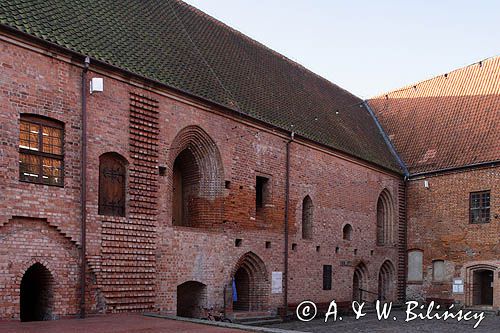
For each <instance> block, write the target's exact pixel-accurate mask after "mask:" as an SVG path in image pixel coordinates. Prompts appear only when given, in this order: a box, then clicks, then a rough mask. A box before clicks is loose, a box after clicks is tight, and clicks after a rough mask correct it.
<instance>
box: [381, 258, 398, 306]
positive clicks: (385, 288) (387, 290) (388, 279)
mask: <svg viewBox="0 0 500 333" xmlns="http://www.w3.org/2000/svg"><path fill="white" fill-rule="evenodd" d="M394 276H395V274H394V265H393V264H392V263H391V262H390V261H389V260H386V261H385V262H384V263H383V264H382V266H381V267H380V271H379V273H378V299H379V300H380V301H382V302H392V301H393V300H394V291H395V285H394V283H395V281H394Z"/></svg>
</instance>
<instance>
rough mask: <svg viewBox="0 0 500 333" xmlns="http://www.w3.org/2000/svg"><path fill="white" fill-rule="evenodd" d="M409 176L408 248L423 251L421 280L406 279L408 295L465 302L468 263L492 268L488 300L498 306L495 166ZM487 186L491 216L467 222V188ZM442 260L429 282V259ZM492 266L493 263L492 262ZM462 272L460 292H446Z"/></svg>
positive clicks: (499, 202) (499, 227)
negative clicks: (441, 272)
mask: <svg viewBox="0 0 500 333" xmlns="http://www.w3.org/2000/svg"><path fill="white" fill-rule="evenodd" d="M425 180H428V181H429V189H426V188H425V187H424V179H423V178H422V179H418V180H412V181H410V182H409V185H408V249H409V250H413V249H419V250H422V251H423V275H424V278H423V281H422V282H418V283H415V282H413V283H410V284H409V285H408V297H410V298H420V299H423V298H426V297H434V298H443V299H453V300H456V301H459V302H462V303H465V304H466V305H472V304H471V297H472V279H471V276H470V274H469V273H470V272H469V273H468V271H469V270H470V269H471V268H473V267H474V266H476V265H477V266H478V267H479V266H482V267H484V266H485V265H490V266H492V267H493V270H494V275H493V276H494V288H493V291H494V298H493V299H494V304H493V305H494V306H495V307H499V306H500V276H499V269H500V261H499V258H500V240H499V239H500V238H499V237H500V236H499V235H500V219H499V214H500V212H499V210H498V209H499V207H500V168H498V167H494V168H484V169H478V170H469V171H463V172H456V173H451V174H442V175H439V176H434V177H428V178H426V179H425ZM483 190H490V191H491V203H490V205H491V221H490V223H487V224H470V223H469V193H470V192H475V191H483ZM433 260H444V262H445V268H446V270H445V280H444V281H443V282H434V281H433V275H432V261H433ZM495 267H496V268H495ZM453 278H462V279H463V280H464V282H465V293H464V294H453V293H452V279H453Z"/></svg>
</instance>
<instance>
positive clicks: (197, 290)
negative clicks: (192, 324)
mask: <svg viewBox="0 0 500 333" xmlns="http://www.w3.org/2000/svg"><path fill="white" fill-rule="evenodd" d="M206 298H207V286H206V285H205V284H203V283H201V282H197V281H187V282H184V283H182V284H180V285H178V286H177V315H178V316H179V317H188V318H200V317H202V315H203V311H202V310H203V307H205V306H206Z"/></svg>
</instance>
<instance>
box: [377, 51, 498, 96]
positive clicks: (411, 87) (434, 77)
mask: <svg viewBox="0 0 500 333" xmlns="http://www.w3.org/2000/svg"><path fill="white" fill-rule="evenodd" d="M496 58H500V54H496V55H493V56H490V57H486V58H483V59H481V60H478V61H476V62H473V63H471V64H468V65H465V66H462V67H459V68H455V69H453V70H451V71H449V72H446V73H443V74H439V75H434V76H433V77H430V78H428V79H423V80H420V81H417V82H415V83H413V84H407V85H405V86H403V87H401V88H399V89H394V90H390V91H386V92H384V93H382V94H378V95H375V96H373V97H370V98H368V100H372V99H378V98H384V97H387V96H388V95H390V94H394V93H398V92H401V91H405V90H409V89H415V88H416V87H417V86H419V85H421V84H423V83H426V82H429V81H432V80H434V79H436V78H438V77H440V76H446V75H449V74H452V73H456V72H458V71H463V70H466V69H468V68H470V67H472V66H475V65H477V64H482V63H485V62H487V61H492V60H493V59H496Z"/></svg>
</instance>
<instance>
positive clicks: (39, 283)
mask: <svg viewBox="0 0 500 333" xmlns="http://www.w3.org/2000/svg"><path fill="white" fill-rule="evenodd" d="M20 292H21V301H20V312H21V321H35V320H51V319H52V307H53V297H54V296H53V278H52V274H51V273H50V271H49V270H48V269H47V268H45V266H43V265H42V264H40V263H36V264H34V265H32V266H31V267H30V268H28V270H27V271H26V272H25V273H24V275H23V278H22V280H21V290H20Z"/></svg>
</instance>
